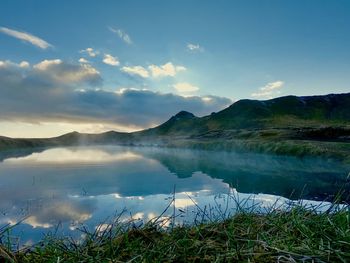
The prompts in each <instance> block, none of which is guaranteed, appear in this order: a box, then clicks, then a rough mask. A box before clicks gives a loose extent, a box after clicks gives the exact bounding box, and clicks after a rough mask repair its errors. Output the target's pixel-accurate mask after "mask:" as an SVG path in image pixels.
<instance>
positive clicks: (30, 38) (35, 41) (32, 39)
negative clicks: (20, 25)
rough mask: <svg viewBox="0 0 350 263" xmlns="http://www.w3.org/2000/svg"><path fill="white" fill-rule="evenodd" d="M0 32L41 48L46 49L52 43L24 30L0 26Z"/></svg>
mask: <svg viewBox="0 0 350 263" xmlns="http://www.w3.org/2000/svg"><path fill="white" fill-rule="evenodd" d="M0 32H2V33H4V34H7V35H9V36H12V37H14V38H17V39H20V40H23V41H26V42H29V43H31V44H32V45H34V46H37V47H39V48H41V49H47V48H49V47H52V45H51V44H49V43H48V42H46V41H45V40H43V39H41V38H39V37H36V36H34V35H32V34H29V33H26V32H21V31H16V30H13V29H9V28H6V27H0Z"/></svg>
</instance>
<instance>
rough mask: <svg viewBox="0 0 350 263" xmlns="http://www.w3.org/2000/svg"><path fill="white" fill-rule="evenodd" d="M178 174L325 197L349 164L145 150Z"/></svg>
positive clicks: (342, 180)
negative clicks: (199, 174) (197, 173)
mask: <svg viewBox="0 0 350 263" xmlns="http://www.w3.org/2000/svg"><path fill="white" fill-rule="evenodd" d="M143 154H145V156H148V157H150V158H154V159H157V160H158V161H159V162H161V163H162V164H163V165H165V166H166V167H167V168H168V169H169V171H171V172H172V173H175V174H177V175H178V177H180V178H188V177H190V176H191V175H192V174H193V173H194V172H196V171H200V172H203V173H205V174H208V175H210V176H211V177H213V178H219V179H223V181H224V182H226V183H228V184H229V185H231V186H232V187H235V188H237V190H238V192H243V193H266V194H274V195H280V196H284V197H287V198H293V199H298V198H308V199H322V200H323V199H325V198H328V197H331V196H334V195H335V194H336V193H337V192H338V191H339V190H340V189H341V188H342V187H344V188H345V190H347V191H349V190H350V185H349V183H346V177H347V173H348V172H349V168H346V167H344V166H343V165H341V164H340V163H337V162H335V161H327V160H324V159H311V158H304V159H300V158H294V157H277V156H269V155H262V154H236V153H227V152H206V151H189V150H161V149H153V150H145V151H143Z"/></svg>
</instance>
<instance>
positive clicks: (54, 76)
mask: <svg viewBox="0 0 350 263" xmlns="http://www.w3.org/2000/svg"><path fill="white" fill-rule="evenodd" d="M33 70H34V71H35V73H37V74H39V75H40V77H41V78H46V79H47V81H55V82H57V83H66V84H70V85H74V84H78V83H82V82H88V83H91V84H95V83H98V82H100V81H101V77H100V72H99V71H97V70H96V69H95V68H94V67H92V66H91V65H90V64H80V65H75V64H70V63H65V62H63V61H62V60H60V59H52V60H47V59H45V60H43V61H41V62H39V63H38V64H35V65H34V66H33Z"/></svg>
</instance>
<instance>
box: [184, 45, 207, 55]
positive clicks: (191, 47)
mask: <svg viewBox="0 0 350 263" xmlns="http://www.w3.org/2000/svg"><path fill="white" fill-rule="evenodd" d="M186 49H187V50H188V51H190V52H193V53H197V52H204V48H203V47H201V46H200V45H199V44H191V43H188V44H187V46H186Z"/></svg>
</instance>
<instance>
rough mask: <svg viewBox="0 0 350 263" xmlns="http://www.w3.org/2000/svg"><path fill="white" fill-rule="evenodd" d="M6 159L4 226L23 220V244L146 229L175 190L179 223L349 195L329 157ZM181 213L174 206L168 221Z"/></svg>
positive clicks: (106, 149) (35, 155)
mask: <svg viewBox="0 0 350 263" xmlns="http://www.w3.org/2000/svg"><path fill="white" fill-rule="evenodd" d="M0 160H1V162H0V229H1V227H3V226H5V225H6V224H10V225H14V224H16V223H17V222H19V221H21V223H20V224H19V225H17V226H16V227H14V228H13V229H12V230H11V232H10V233H7V234H8V235H9V237H10V239H12V240H13V243H16V242H17V243H21V244H31V243H35V242H37V241H38V240H40V239H42V237H43V235H44V234H47V233H50V232H54V231H56V229H57V235H72V236H77V235H79V234H78V233H80V232H79V231H77V230H76V229H77V228H80V227H82V226H86V227H88V228H89V229H91V230H93V229H94V228H96V227H97V226H99V225H101V224H104V223H106V222H110V221H111V220H113V218H114V217H115V216H117V215H119V216H120V220H130V219H135V220H136V221H135V222H137V223H138V224H141V223H142V222H145V221H148V220H152V219H154V218H156V217H157V216H159V215H161V214H162V213H163V211H164V209H165V208H166V207H167V206H168V204H169V203H170V202H171V200H172V198H173V197H174V192H175V211H176V213H177V214H178V215H179V216H178V217H177V219H176V222H177V223H193V222H194V221H195V220H198V214H199V213H198V211H206V213H207V214H209V213H210V216H211V217H212V218H220V217H224V216H227V215H229V214H232V213H234V212H235V211H236V209H237V203H239V204H240V205H241V206H242V207H245V208H247V209H248V208H252V207H254V208H257V209H267V208H268V207H270V206H271V205H275V206H278V205H280V206H282V205H285V204H288V203H291V202H292V200H300V199H303V200H308V201H303V202H305V203H307V204H310V205H319V204H320V202H319V201H322V200H325V199H327V198H328V200H331V199H332V197H334V195H335V194H336V193H337V192H338V191H339V189H341V188H342V187H343V188H344V187H345V190H346V191H348V190H349V188H348V187H349V185H348V184H347V183H346V178H347V175H348V174H349V171H350V168H349V166H347V165H344V164H342V163H340V162H337V161H335V160H326V159H322V158H296V157H286V156H272V155H265V154H253V153H228V152H211V151H199V150H196V151H194V150H183V149H165V148H156V147H121V146H93V147H92V146H91V147H90V146H86V147H62V148H51V149H36V150H26V151H17V152H7V153H3V154H2V155H1V156H0ZM294 202H296V201H294ZM323 205H324V207H323V208H322V207H321V206H320V209H326V208H327V207H328V206H329V205H330V204H329V203H323ZM173 212H174V206H173V205H171V206H170V207H169V209H168V210H167V211H165V213H164V214H163V215H162V217H164V218H165V216H168V215H171V214H172V213H173ZM202 219H203V218H202ZM57 226H58V227H57Z"/></svg>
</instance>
